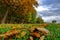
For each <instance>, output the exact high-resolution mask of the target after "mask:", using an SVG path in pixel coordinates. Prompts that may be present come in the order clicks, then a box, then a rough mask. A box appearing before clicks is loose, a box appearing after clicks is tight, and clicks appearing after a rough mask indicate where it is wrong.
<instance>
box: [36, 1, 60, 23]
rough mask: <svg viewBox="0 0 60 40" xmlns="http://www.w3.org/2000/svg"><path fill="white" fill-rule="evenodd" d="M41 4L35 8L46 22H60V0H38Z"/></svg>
mask: <svg viewBox="0 0 60 40" xmlns="http://www.w3.org/2000/svg"><path fill="white" fill-rule="evenodd" d="M37 1H38V3H39V6H38V7H37V8H35V9H36V10H37V13H38V16H41V17H42V19H43V20H44V21H45V22H51V21H52V20H56V21H57V22H58V23H60V0H37Z"/></svg>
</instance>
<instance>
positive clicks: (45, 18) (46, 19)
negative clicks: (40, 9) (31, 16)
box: [42, 16, 60, 22]
mask: <svg viewBox="0 0 60 40" xmlns="http://www.w3.org/2000/svg"><path fill="white" fill-rule="evenodd" d="M42 18H43V19H44V21H45V22H52V20H56V21H57V22H60V16H48V17H42Z"/></svg>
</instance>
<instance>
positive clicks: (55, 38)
mask: <svg viewBox="0 0 60 40" xmlns="http://www.w3.org/2000/svg"><path fill="white" fill-rule="evenodd" d="M35 25H36V26H38V25H39V24H35ZM24 26H25V27H27V28H30V27H31V26H30V25H28V24H24ZM46 29H48V30H49V31H50V35H48V36H46V37H45V40H60V28H59V27H58V24H49V26H47V27H46ZM9 30H12V27H6V25H2V27H1V28H0V34H1V33H5V32H7V31H9ZM18 30H21V29H19V28H18ZM25 31H26V32H27V35H25V36H24V37H22V38H16V37H15V36H14V37H13V40H27V39H28V38H29V37H30V32H29V31H28V30H25ZM35 40H38V38H35Z"/></svg>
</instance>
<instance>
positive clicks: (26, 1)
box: [0, 0, 38, 23]
mask: <svg viewBox="0 0 60 40" xmlns="http://www.w3.org/2000/svg"><path fill="white" fill-rule="evenodd" d="M0 4H1V5H0V6H1V7H2V8H5V13H4V14H5V15H4V17H3V19H2V23H5V21H6V18H7V16H8V14H10V13H14V14H17V15H22V16H25V15H26V14H27V13H33V12H34V13H36V10H35V9H34V7H33V5H34V6H35V7H36V6H38V3H37V1H36V0H0Z"/></svg>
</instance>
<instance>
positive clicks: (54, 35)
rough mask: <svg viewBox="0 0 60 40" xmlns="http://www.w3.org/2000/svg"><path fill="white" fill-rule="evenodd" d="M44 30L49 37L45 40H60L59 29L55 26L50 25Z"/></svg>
mask: <svg viewBox="0 0 60 40" xmlns="http://www.w3.org/2000/svg"><path fill="white" fill-rule="evenodd" d="M46 28H47V29H48V30H49V31H50V35H49V36H47V37H46V38H45V40H60V28H58V26H57V24H50V25H49V26H48V27H46Z"/></svg>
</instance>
